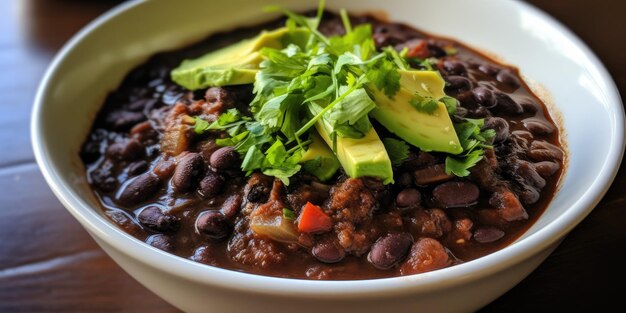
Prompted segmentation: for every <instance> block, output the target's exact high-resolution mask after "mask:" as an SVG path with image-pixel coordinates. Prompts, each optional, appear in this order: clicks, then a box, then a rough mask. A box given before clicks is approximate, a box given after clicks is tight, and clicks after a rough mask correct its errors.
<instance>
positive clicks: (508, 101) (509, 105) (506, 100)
mask: <svg viewBox="0 0 626 313" xmlns="http://www.w3.org/2000/svg"><path fill="white" fill-rule="evenodd" d="M495 96H496V102H497V103H498V104H497V106H498V110H502V111H504V112H506V113H511V114H522V113H524V108H522V106H521V105H520V104H519V103H517V102H516V101H515V100H513V99H512V98H511V97H510V96H509V95H507V94H505V93H502V92H495Z"/></svg>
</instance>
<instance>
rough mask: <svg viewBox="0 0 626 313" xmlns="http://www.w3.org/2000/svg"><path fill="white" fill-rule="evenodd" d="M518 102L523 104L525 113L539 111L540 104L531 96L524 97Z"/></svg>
mask: <svg viewBox="0 0 626 313" xmlns="http://www.w3.org/2000/svg"><path fill="white" fill-rule="evenodd" d="M518 102H519V104H520V105H521V106H522V109H524V112H525V113H535V112H537V111H539V108H540V107H539V105H538V104H537V103H536V102H535V101H534V100H532V99H530V98H526V97H524V98H522V99H521V100H520V101H518Z"/></svg>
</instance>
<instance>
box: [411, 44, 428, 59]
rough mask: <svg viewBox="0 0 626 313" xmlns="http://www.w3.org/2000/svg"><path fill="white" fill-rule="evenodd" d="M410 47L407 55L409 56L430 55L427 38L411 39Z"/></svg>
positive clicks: (423, 56)
mask: <svg viewBox="0 0 626 313" xmlns="http://www.w3.org/2000/svg"><path fill="white" fill-rule="evenodd" d="M408 48H409V51H408V52H407V54H406V56H407V57H409V58H419V59H426V58H428V57H429V56H430V51H428V45H427V44H426V40H422V39H417V40H411V41H410V42H409V44H408Z"/></svg>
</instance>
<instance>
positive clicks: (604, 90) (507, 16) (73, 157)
mask: <svg viewBox="0 0 626 313" xmlns="http://www.w3.org/2000/svg"><path fill="white" fill-rule="evenodd" d="M475 3H476V2H474V1H471V2H470V1H465V2H459V1H454V0H446V1H437V4H436V5H435V4H434V2H432V1H410V0H394V1H384V2H383V1H376V0H365V1H358V2H357V1H348V0H340V1H332V3H329V4H328V7H329V8H331V9H338V8H346V9H348V10H349V11H350V12H354V13H358V12H363V8H368V9H370V10H382V11H386V12H387V13H388V14H389V17H390V19H391V20H394V21H400V22H405V23H408V24H411V25H414V26H416V27H418V28H421V29H423V30H426V31H429V32H431V33H433V34H440V35H444V36H446V37H450V38H454V39H458V40H460V41H462V42H464V43H467V44H469V45H471V46H475V47H479V48H480V49H482V50H485V51H489V52H492V53H494V54H496V55H499V56H503V57H504V59H505V61H506V62H507V63H509V64H513V65H516V66H518V67H519V68H520V69H521V72H522V74H523V75H525V76H526V77H530V78H532V80H534V81H536V82H538V83H540V84H541V85H543V86H544V87H545V88H546V89H547V90H549V91H550V94H551V97H552V99H553V101H554V103H556V105H557V106H558V109H559V110H560V111H561V113H562V116H563V121H564V123H563V127H564V128H565V129H566V130H567V133H566V134H565V135H566V138H567V143H568V147H569V151H570V158H569V161H570V162H569V170H568V173H567V175H566V176H565V178H564V179H563V181H562V184H561V189H560V191H559V192H558V194H557V196H556V197H555V198H554V200H553V202H552V203H551V205H550V206H549V208H548V210H547V211H546V212H545V213H544V214H543V216H542V217H541V218H540V219H539V220H538V222H537V223H536V224H535V225H534V226H533V227H532V228H531V229H530V230H529V231H528V232H527V233H526V234H525V235H524V236H523V237H522V238H521V239H520V240H518V241H517V242H516V243H515V244H514V245H512V246H510V247H508V248H506V249H504V250H503V251H500V252H497V253H495V254H493V255H490V256H488V257H485V258H483V259H484V260H479V261H478V262H482V263H477V262H468V263H466V264H462V265H458V266H456V267H458V268H456V267H453V268H449V269H444V270H441V271H437V272H433V273H431V274H429V275H426V276H424V278H423V279H422V280H423V281H429V280H430V279H438V278H442V277H452V276H454V275H468V273H470V272H471V271H473V270H477V269H478V270H484V269H485V268H486V267H488V266H490V265H493V264H495V262H502V261H506V262H508V264H512V263H513V262H519V261H520V260H522V259H523V258H525V257H527V256H528V255H529V254H531V253H537V252H538V251H539V250H541V249H544V248H546V247H547V246H548V245H549V244H553V243H555V242H556V241H557V240H558V239H559V238H561V237H562V236H563V235H565V233H567V232H568V231H569V230H571V228H573V227H574V226H575V224H576V223H578V222H579V221H580V220H581V219H582V218H584V217H585V216H586V214H588V213H589V212H590V210H591V209H592V207H593V206H594V205H595V204H596V203H597V201H599V199H600V197H601V196H602V195H603V194H604V192H605V191H606V189H607V188H608V184H609V183H610V182H611V181H612V179H613V177H614V174H615V172H616V170H617V166H618V165H619V161H620V160H621V156H622V152H623V133H624V126H623V118H624V113H623V110H622V105H621V100H620V99H619V95H618V94H617V92H616V89H615V86H614V84H613V82H612V81H611V79H610V77H609V76H608V74H607V72H606V71H605V69H604V68H603V67H602V65H601V64H600V63H599V62H598V60H597V59H596V58H595V56H593V54H591V53H590V51H589V50H588V49H587V48H586V47H585V46H584V45H581V43H580V41H579V40H578V39H577V38H575V37H573V36H572V35H571V34H570V33H569V32H568V31H566V30H564V29H563V28H562V27H561V26H560V25H559V24H557V23H555V22H554V21H553V20H552V19H550V18H547V17H546V16H544V15H543V13H541V12H539V11H537V10H535V9H533V8H530V7H528V6H527V5H525V4H523V3H518V2H514V1H496V0H491V1H486V0H482V1H479V3H480V4H481V5H475ZM170 4H171V2H170V1H166V0H164V1H147V2H142V3H138V4H137V3H127V4H124V5H122V6H121V7H120V8H118V9H116V11H117V12H119V14H117V15H111V14H109V15H107V16H106V17H104V18H101V19H99V20H98V21H96V22H95V24H97V25H98V27H95V26H94V25H95V24H92V25H91V26H89V27H88V28H87V29H86V30H84V31H83V32H81V33H80V34H79V35H78V36H77V37H75V38H74V40H72V41H71V42H70V43H69V45H68V46H66V47H65V49H64V50H63V51H62V52H61V53H60V54H59V57H58V58H57V59H56V60H55V62H54V64H53V65H52V66H51V70H50V71H49V72H48V73H47V75H46V77H45V78H44V81H43V83H42V88H41V89H40V92H39V94H38V97H37V100H36V106H35V110H34V113H33V143H34V147H35V150H36V155H37V159H38V162H39V163H40V166H41V167H42V170H43V172H44V175H45V177H46V179H47V180H48V182H49V183H50V184H51V186H52V188H53V190H54V191H55V193H56V194H57V196H59V198H60V199H61V200H62V201H63V202H64V204H65V205H66V206H68V207H69V209H70V212H71V213H72V214H74V216H76V217H77V218H78V219H79V221H81V222H82V223H83V224H84V225H86V227H87V228H88V229H89V230H90V231H91V232H92V233H95V235H96V236H97V237H99V238H101V239H103V240H111V241H110V242H109V243H111V242H114V241H118V243H112V244H113V245H115V244H119V245H121V244H124V245H126V247H127V248H128V247H133V248H134V249H139V250H137V251H138V252H137V253H138V254H139V253H152V254H151V255H152V256H156V255H158V258H160V259H167V262H170V264H176V266H177V268H178V269H179V270H180V271H181V272H184V271H186V270H189V273H194V271H195V273H202V275H200V274H198V277H206V276H203V275H204V274H207V275H210V274H214V275H216V273H218V272H219V271H220V269H215V268H210V267H206V266H197V265H194V264H192V263H191V262H189V261H185V260H183V259H180V258H177V257H174V256H170V255H167V254H164V253H160V252H157V251H153V250H154V249H152V248H150V247H148V246H146V245H143V244H141V243H140V242H139V241H137V240H135V239H133V238H132V237H130V236H128V235H126V234H125V233H123V232H122V231H120V230H118V229H117V228H116V226H115V225H114V224H112V223H111V222H109V221H108V220H107V219H106V218H105V217H104V216H103V215H102V212H101V210H100V208H99V207H98V202H97V201H96V200H95V198H94V197H93V196H92V192H91V190H90V189H89V187H88V185H87V184H86V180H85V177H84V172H83V167H82V164H81V161H80V159H79V157H78V151H79V147H80V144H81V143H82V142H83V140H84V139H85V136H86V134H87V132H88V130H89V128H90V126H91V123H92V119H93V117H94V116H95V113H96V112H97V110H98V108H99V107H100V105H101V104H102V101H103V99H104V97H105V95H106V93H107V92H108V91H110V90H113V89H115V88H116V86H117V85H118V84H119V83H120V81H121V79H122V78H123V77H124V76H125V74H126V73H127V72H128V71H129V70H130V69H131V68H132V67H133V66H135V65H138V64H140V63H141V62H143V61H145V60H146V59H147V58H148V57H149V56H150V55H152V54H153V53H155V52H157V51H162V50H168V49H174V48H178V47H181V46H183V45H185V44H187V43H191V42H194V41H196V40H199V39H202V38H204V37H205V36H207V35H208V34H210V33H212V32H214V31H219V30H228V29H231V28H233V27H236V26H239V25H251V24H255V23H256V22H260V21H261V20H266V19H268V14H266V13H263V12H262V8H263V7H264V6H265V5H267V4H282V5H285V6H287V7H290V8H293V9H296V10H297V9H303V8H314V7H315V6H316V1H299V2H297V3H296V2H290V1H287V0H271V1H252V0H239V1H235V0H233V1H222V2H220V3H219V7H220V9H219V10H216V9H212V7H215V3H214V2H208V1H202V0H191V1H177V2H176V4H175V5H171V6H170ZM486 8H488V9H486ZM494 13H497V14H494ZM138 21H140V22H138ZM124 238H125V239H124ZM119 241H126V243H120V242H119ZM525 249H527V251H525ZM222 272H224V271H222ZM440 272H441V273H440ZM446 273H448V274H446ZM232 275H239V276H237V277H240V278H241V277H244V276H246V275H245V274H240V273H232ZM418 276H419V275H418ZM248 277H252V276H248ZM254 279H259V282H260V283H261V282H265V281H266V280H265V279H270V278H264V277H262V278H254ZM283 281H286V280H283ZM384 281H391V282H392V283H391V284H387V283H384V282H383V281H380V282H370V283H368V284H367V286H358V285H351V286H352V287H354V288H356V289H353V290H365V289H370V290H375V289H376V288H378V287H380V286H383V284H387V286H392V285H393V284H395V283H397V282H400V280H399V279H391V280H384ZM404 281H407V280H406V279H404ZM410 281H412V282H413V283H415V282H418V281H419V280H418V279H417V278H411V279H410ZM325 286H327V287H328V286H330V285H328V284H325ZM320 290H321V289H320ZM329 290H330V291H332V290H333V289H329Z"/></svg>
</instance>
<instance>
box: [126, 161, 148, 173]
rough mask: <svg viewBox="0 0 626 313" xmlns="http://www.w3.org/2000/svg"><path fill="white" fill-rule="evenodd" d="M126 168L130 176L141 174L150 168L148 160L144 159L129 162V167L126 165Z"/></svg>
mask: <svg viewBox="0 0 626 313" xmlns="http://www.w3.org/2000/svg"><path fill="white" fill-rule="evenodd" d="M126 170H127V172H128V175H130V176H135V175H139V174H141V173H143V172H145V171H146V170H148V162H146V161H144V160H139V161H135V162H133V163H130V164H128V167H126Z"/></svg>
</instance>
